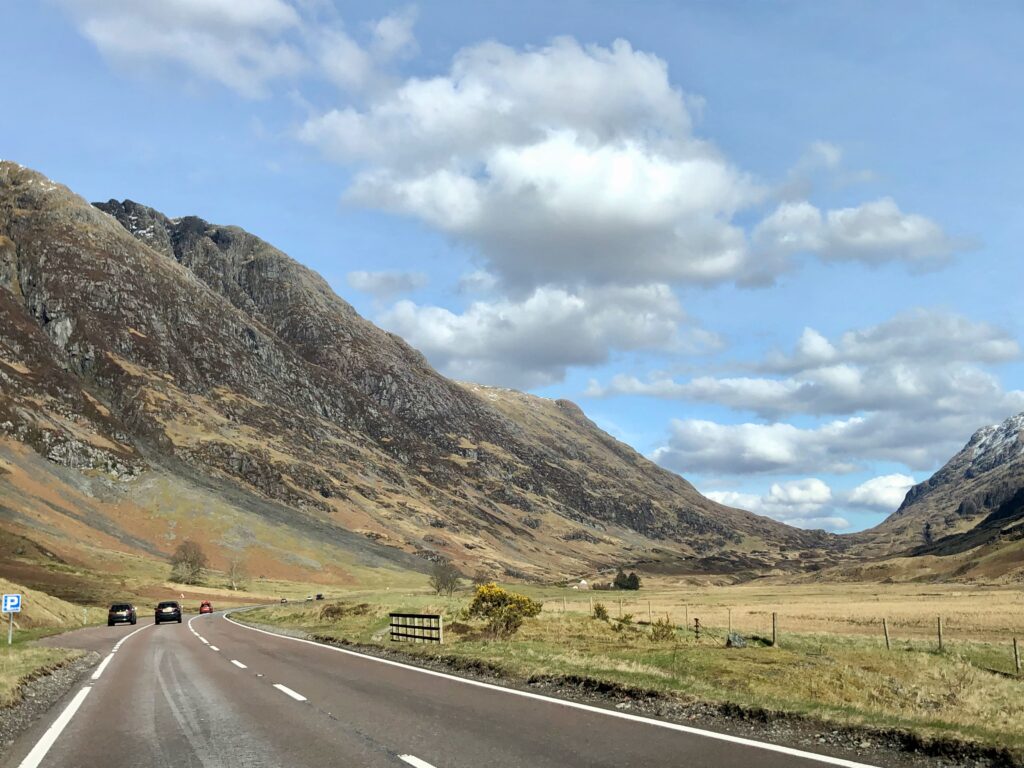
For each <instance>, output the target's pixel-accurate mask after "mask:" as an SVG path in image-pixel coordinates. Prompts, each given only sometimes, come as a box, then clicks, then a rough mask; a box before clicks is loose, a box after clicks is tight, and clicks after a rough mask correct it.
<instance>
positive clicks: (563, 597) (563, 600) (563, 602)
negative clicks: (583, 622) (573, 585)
mask: <svg viewBox="0 0 1024 768" xmlns="http://www.w3.org/2000/svg"><path fill="white" fill-rule="evenodd" d="M562 613H565V595H562Z"/></svg>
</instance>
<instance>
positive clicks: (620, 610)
mask: <svg viewBox="0 0 1024 768" xmlns="http://www.w3.org/2000/svg"><path fill="white" fill-rule="evenodd" d="M619 618H620V619H621V618H622V598H621V597H620V598H619Z"/></svg>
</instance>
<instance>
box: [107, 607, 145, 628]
mask: <svg viewBox="0 0 1024 768" xmlns="http://www.w3.org/2000/svg"><path fill="white" fill-rule="evenodd" d="M137 620H138V615H137V614H136V613H135V606H134V605H132V604H131V603H114V604H113V605H112V606H110V610H109V611H107V626H108V627H112V626H114V625H115V624H120V623H121V622H127V623H128V624H134V623H135V622H136V621H137Z"/></svg>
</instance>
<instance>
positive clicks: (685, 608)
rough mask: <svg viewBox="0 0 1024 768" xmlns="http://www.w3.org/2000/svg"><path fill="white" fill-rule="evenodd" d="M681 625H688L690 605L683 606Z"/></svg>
mask: <svg viewBox="0 0 1024 768" xmlns="http://www.w3.org/2000/svg"><path fill="white" fill-rule="evenodd" d="M683 626H684V627H688V626H690V606H688V605H684V606H683Z"/></svg>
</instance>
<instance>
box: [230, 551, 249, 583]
mask: <svg viewBox="0 0 1024 768" xmlns="http://www.w3.org/2000/svg"><path fill="white" fill-rule="evenodd" d="M227 577H228V583H229V584H230V585H231V588H232V589H234V590H238V589H245V587H246V583H247V582H248V580H249V572H248V570H247V569H246V567H245V560H244V559H243V558H242V556H241V555H233V556H232V557H231V559H230V560H228V568H227Z"/></svg>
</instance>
